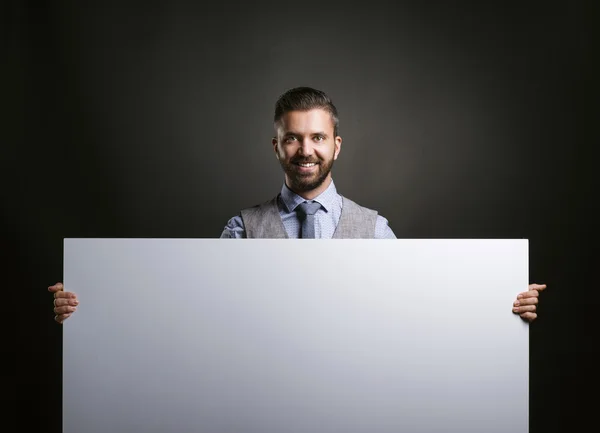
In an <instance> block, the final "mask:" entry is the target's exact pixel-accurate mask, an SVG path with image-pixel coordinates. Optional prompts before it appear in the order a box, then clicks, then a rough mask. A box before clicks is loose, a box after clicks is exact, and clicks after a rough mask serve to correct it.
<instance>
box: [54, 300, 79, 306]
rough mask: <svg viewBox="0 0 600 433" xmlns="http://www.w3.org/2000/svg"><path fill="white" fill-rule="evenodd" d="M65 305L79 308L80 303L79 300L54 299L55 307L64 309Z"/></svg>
mask: <svg viewBox="0 0 600 433" xmlns="http://www.w3.org/2000/svg"><path fill="white" fill-rule="evenodd" d="M65 305H73V306H77V305H79V301H78V300H77V298H55V299H54V306H55V307H63V306H65Z"/></svg>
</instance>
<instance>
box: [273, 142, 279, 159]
mask: <svg viewBox="0 0 600 433" xmlns="http://www.w3.org/2000/svg"><path fill="white" fill-rule="evenodd" d="M271 144H272V145H273V151H274V152H275V157H276V158H277V159H279V151H278V149H277V144H279V142H278V141H277V137H273V139H272V140H271Z"/></svg>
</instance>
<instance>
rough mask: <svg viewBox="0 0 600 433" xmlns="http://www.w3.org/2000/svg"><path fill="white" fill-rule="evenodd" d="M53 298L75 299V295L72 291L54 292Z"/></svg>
mask: <svg viewBox="0 0 600 433" xmlns="http://www.w3.org/2000/svg"><path fill="white" fill-rule="evenodd" d="M54 298H55V299H56V298H72V299H77V295H76V294H75V293H73V292H56V293H55V294H54Z"/></svg>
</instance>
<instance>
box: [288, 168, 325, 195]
mask: <svg viewBox="0 0 600 433" xmlns="http://www.w3.org/2000/svg"><path fill="white" fill-rule="evenodd" d="M331 181H332V179H331V173H330V174H329V176H327V178H326V179H325V180H324V181H323V183H322V184H321V185H319V186H318V187H316V188H315V189H311V190H309V191H297V190H296V189H294V188H292V187H290V182H288V180H287V179H286V180H285V184H286V185H287V187H288V188H289V189H290V190H291V191H293V192H295V193H296V194H298V195H299V196H300V197H302V198H303V199H306V200H312V199H314V198H315V197H318V196H319V195H320V194H321V193H323V191H325V190H326V189H327V188H329V185H331Z"/></svg>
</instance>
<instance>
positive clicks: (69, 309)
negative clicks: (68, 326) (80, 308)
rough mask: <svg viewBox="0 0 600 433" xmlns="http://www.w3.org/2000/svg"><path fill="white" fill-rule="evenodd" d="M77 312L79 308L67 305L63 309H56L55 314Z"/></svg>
mask: <svg viewBox="0 0 600 433" xmlns="http://www.w3.org/2000/svg"><path fill="white" fill-rule="evenodd" d="M75 311H77V307H73V306H71V305H65V306H63V307H54V314H57V315H59V314H69V313H74V312H75Z"/></svg>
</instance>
